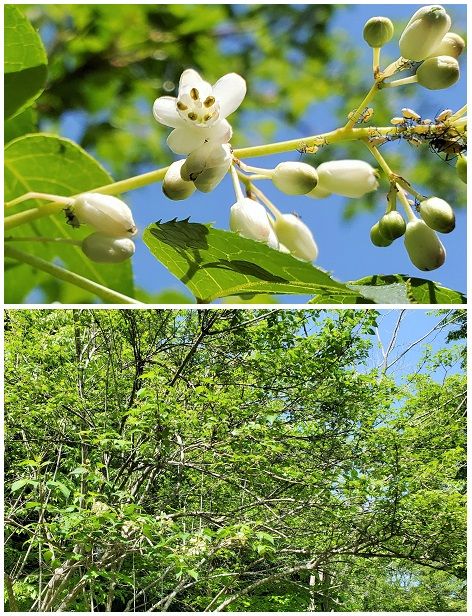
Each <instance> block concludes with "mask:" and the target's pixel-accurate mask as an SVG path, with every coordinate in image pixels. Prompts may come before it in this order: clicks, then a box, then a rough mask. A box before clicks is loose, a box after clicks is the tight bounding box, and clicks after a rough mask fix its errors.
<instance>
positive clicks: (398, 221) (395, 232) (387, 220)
mask: <svg viewBox="0 0 472 616" xmlns="http://www.w3.org/2000/svg"><path fill="white" fill-rule="evenodd" d="M379 229H380V233H381V234H382V235H383V237H384V238H386V239H387V240H391V241H393V240H396V239H398V238H399V237H401V236H402V235H403V234H404V233H405V229H406V223H405V221H404V220H403V217H402V215H401V214H400V213H399V212H397V211H396V210H394V211H392V212H389V213H388V214H384V215H383V216H382V218H381V219H380V220H379Z"/></svg>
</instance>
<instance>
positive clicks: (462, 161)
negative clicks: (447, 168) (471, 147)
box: [456, 155, 467, 184]
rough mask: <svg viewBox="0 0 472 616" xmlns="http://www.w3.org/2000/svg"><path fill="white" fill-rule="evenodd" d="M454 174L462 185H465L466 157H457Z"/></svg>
mask: <svg viewBox="0 0 472 616" xmlns="http://www.w3.org/2000/svg"><path fill="white" fill-rule="evenodd" d="M456 172H457V175H458V176H459V178H460V179H461V180H462V181H463V182H464V184H467V156H464V155H462V156H459V158H458V159H457V163H456Z"/></svg>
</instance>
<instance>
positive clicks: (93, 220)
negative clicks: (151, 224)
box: [71, 193, 136, 237]
mask: <svg viewBox="0 0 472 616" xmlns="http://www.w3.org/2000/svg"><path fill="white" fill-rule="evenodd" d="M71 209H72V211H73V214H74V216H75V217H76V218H77V220H78V221H79V223H80V224H86V225H91V226H92V227H95V229H97V231H101V232H102V233H104V234H105V235H109V236H112V237H132V236H133V235H135V234H136V225H135V224H134V220H133V215H132V214H131V210H130V209H129V207H128V206H127V205H126V203H124V202H123V201H121V200H120V199H117V198H116V197H112V196H111V195H102V194H100V193H84V194H82V195H79V196H78V197H77V198H76V199H75V201H74V203H73V204H72V206H71Z"/></svg>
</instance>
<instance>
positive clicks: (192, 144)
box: [167, 127, 205, 154]
mask: <svg viewBox="0 0 472 616" xmlns="http://www.w3.org/2000/svg"><path fill="white" fill-rule="evenodd" d="M204 143H205V130H203V129H202V130H198V129H193V130H192V129H191V128H187V127H185V128H175V129H174V130H173V131H172V132H171V134H170V135H169V136H168V137H167V145H168V146H169V147H170V149H171V150H172V151H173V152H175V153H176V154H190V152H192V151H193V150H195V149H196V148H198V147H200V146H201V145H203V144H204Z"/></svg>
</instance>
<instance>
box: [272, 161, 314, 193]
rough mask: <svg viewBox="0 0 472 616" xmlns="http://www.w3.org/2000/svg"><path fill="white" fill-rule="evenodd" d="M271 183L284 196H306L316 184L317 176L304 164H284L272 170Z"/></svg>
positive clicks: (311, 168)
mask: <svg viewBox="0 0 472 616" xmlns="http://www.w3.org/2000/svg"><path fill="white" fill-rule="evenodd" d="M272 182H273V183H274V185H275V186H276V187H277V188H278V189H279V190H281V191H282V192H284V193H285V194H286V195H306V194H307V193H309V192H310V190H313V189H314V188H315V187H316V185H317V184H318V174H317V173H316V169H315V168H314V167H312V166H311V165H307V164H306V163H298V162H285V163H280V164H278V165H277V167H276V168H275V169H274V171H273V175H272Z"/></svg>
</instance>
